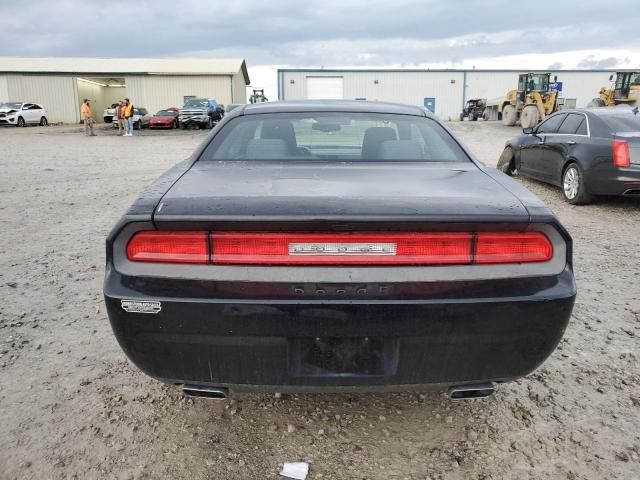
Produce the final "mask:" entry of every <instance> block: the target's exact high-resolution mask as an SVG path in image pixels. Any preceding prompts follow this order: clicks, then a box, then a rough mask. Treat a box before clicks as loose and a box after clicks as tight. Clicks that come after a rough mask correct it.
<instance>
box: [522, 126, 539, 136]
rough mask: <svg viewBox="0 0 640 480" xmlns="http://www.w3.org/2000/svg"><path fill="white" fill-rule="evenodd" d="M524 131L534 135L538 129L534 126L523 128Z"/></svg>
mask: <svg viewBox="0 0 640 480" xmlns="http://www.w3.org/2000/svg"><path fill="white" fill-rule="evenodd" d="M522 133H524V134H526V135H533V134H534V133H536V129H535V128H533V127H527V128H523V129H522Z"/></svg>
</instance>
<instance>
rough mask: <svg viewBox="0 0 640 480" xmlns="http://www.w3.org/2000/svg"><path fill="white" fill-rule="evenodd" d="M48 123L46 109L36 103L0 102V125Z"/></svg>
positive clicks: (19, 125)
mask: <svg viewBox="0 0 640 480" xmlns="http://www.w3.org/2000/svg"><path fill="white" fill-rule="evenodd" d="M48 124H49V121H48V120H47V110H46V109H45V108H44V107H43V106H42V105H40V104H37V103H23V102H6V103H2V104H0V125H15V126H16V127H24V126H26V125H42V126H46V125H48Z"/></svg>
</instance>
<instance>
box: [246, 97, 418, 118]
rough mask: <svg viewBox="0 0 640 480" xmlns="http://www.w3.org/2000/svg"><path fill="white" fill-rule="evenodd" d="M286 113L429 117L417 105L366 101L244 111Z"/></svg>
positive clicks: (291, 103) (284, 105) (314, 102)
mask: <svg viewBox="0 0 640 480" xmlns="http://www.w3.org/2000/svg"><path fill="white" fill-rule="evenodd" d="M284 112H290V113H294V112H360V113H389V114H398V115H418V116H421V117H424V116H426V115H428V114H427V113H426V109H425V108H423V107H419V106H416V105H405V104H402V103H387V102H371V101H366V100H287V101H284V102H265V103H254V104H249V105H247V106H246V107H245V108H244V109H243V111H242V113H243V114H244V115H254V114H259V113H284Z"/></svg>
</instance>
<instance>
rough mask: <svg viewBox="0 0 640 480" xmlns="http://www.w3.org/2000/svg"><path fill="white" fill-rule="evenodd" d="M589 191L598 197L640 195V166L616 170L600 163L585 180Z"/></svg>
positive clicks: (611, 166)
mask: <svg viewBox="0 0 640 480" xmlns="http://www.w3.org/2000/svg"><path fill="white" fill-rule="evenodd" d="M585 181H586V186H587V191H589V193H593V194H596V195H630V196H631V195H633V196H638V195H640V164H635V163H634V164H631V166H630V167H628V168H616V167H614V166H613V165H611V164H610V162H606V163H604V162H603V163H599V164H598V165H596V166H595V168H593V169H592V170H591V171H590V172H589V174H588V175H587V176H586V178H585Z"/></svg>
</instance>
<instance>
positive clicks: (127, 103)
mask: <svg viewBox="0 0 640 480" xmlns="http://www.w3.org/2000/svg"><path fill="white" fill-rule="evenodd" d="M122 113H123V116H124V121H125V133H124V136H125V137H133V104H132V103H131V100H129V99H128V98H125V99H124V106H123V107H122Z"/></svg>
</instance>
